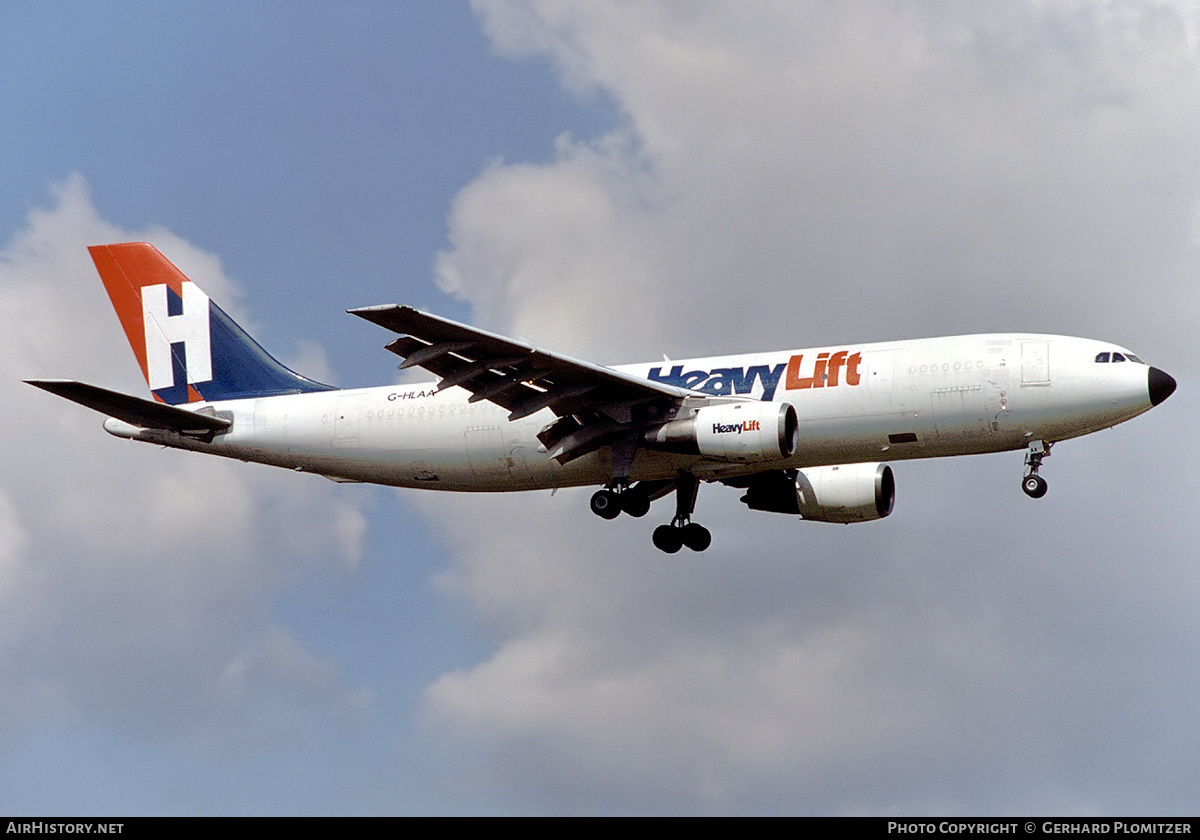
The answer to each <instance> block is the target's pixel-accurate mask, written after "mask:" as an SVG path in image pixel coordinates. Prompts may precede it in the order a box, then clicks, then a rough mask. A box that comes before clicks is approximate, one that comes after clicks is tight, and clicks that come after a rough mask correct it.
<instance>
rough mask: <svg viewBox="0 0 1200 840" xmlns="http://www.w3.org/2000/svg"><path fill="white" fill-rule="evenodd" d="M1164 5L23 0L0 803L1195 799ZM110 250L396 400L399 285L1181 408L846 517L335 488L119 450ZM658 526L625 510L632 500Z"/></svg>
mask: <svg viewBox="0 0 1200 840" xmlns="http://www.w3.org/2000/svg"><path fill="white" fill-rule="evenodd" d="M1198 27H1200V19H1198V17H1197V12H1196V9H1195V8H1194V6H1193V4H1191V3H1190V2H1183V0H1179V2H1149V0H1147V1H1146V2H1139V0H1130V2H1126V3H1120V4H1115V3H1109V2H1101V0H1061V2H1059V1H1057V0H1056V2H1047V3H1032V2H1030V3H1025V2H1017V3H1010V4H986V5H985V4H965V5H961V6H955V7H952V8H945V7H944V4H941V3H939V2H915V3H910V4H905V5H904V7H903V8H892V9H889V10H887V11H880V10H878V9H876V8H874V7H872V6H870V5H869V4H853V3H848V4H826V3H778V4H775V3H763V4H755V5H753V6H747V5H746V4H742V3H737V2H720V1H719V0H714V1H713V2H706V3H697V4H683V5H679V4H673V3H669V2H645V3H639V4H625V3H609V2H603V0H596V2H587V3H559V2H551V0H525V1H524V2H517V1H516V0H513V1H512V2H501V0H479V2H476V3H473V4H470V5H467V4H448V3H433V2H414V3H405V4H391V3H377V4H376V3H337V4H334V3H329V4H325V3H308V4H285V3H278V4H268V3H250V4H242V5H239V6H234V5H230V4H218V3H189V4H157V3H141V4H137V3H129V4H121V5H120V6H119V7H118V8H113V7H96V6H93V5H91V4H79V3H53V2H51V3H28V4H9V5H7V6H5V8H4V10H3V11H0V80H3V81H0V160H3V161H4V166H2V167H0V195H2V196H3V200H2V201H0V243H2V244H0V249H2V250H0V323H3V325H4V329H5V335H4V336H3V337H0V371H3V373H4V374H5V376H4V377H2V379H3V381H2V382H0V392H2V393H3V395H4V396H3V403H4V405H5V406H6V410H7V411H8V412H9V418H10V419H9V424H8V428H9V429H21V430H24V432H23V433H22V436H21V445H20V446H10V447H8V448H7V450H6V451H5V452H4V453H3V455H0V673H3V674H4V676H5V685H6V688H5V690H4V691H3V692H0V809H3V810H4V811H6V812H8V813H48V814H64V815H65V814H118V815H124V814H142V813H147V814H193V813H195V814H247V813H253V814H300V813H319V814H358V813H366V814H492V813H501V814H524V813H535V814H563V813H568V814H569V813H652V814H653V813H718V814H727V813H732V814H737V813H834V814H838V813H847V814H853V813H872V814H876V813H877V814H897V813H901V814H919V813H941V814H985V813H986V814H1012V813H1032V812H1042V813H1063V814H1105V813H1113V814H1142V813H1149V814H1161V813H1167V812H1171V813H1187V812H1191V811H1194V807H1195V802H1196V801H1197V795H1198V794H1200V791H1198V790H1197V787H1196V781H1195V780H1196V778H1197V776H1196V773H1195V763H1194V756H1195V755H1196V754H1197V751H1198V748H1200V726H1198V725H1197V722H1196V718H1195V714H1194V705H1195V703H1194V700H1195V697H1196V696H1197V692H1198V690H1200V684H1198V683H1197V674H1200V667H1197V665H1198V664H1200V646H1198V645H1197V642H1196V640H1195V636H1194V628H1195V626H1196V621H1197V619H1198V618H1200V614H1198V613H1197V607H1196V604H1197V603H1200V598H1198V597H1197V596H1198V595H1200V591H1198V589H1200V579H1198V578H1197V575H1196V571H1195V563H1194V554H1195V552H1194V546H1195V544H1196V541H1197V538H1200V533H1197V525H1196V522H1195V517H1194V516H1193V515H1192V513H1191V508H1190V501H1191V499H1192V497H1193V496H1194V492H1193V490H1192V488H1191V481H1192V479H1191V476H1194V475H1195V474H1196V469H1197V467H1200V458H1198V457H1197V453H1196V450H1195V447H1194V446H1192V445H1190V443H1188V441H1190V440H1191V439H1192V437H1193V435H1192V434H1191V431H1190V423H1189V420H1188V418H1189V417H1190V416H1191V415H1192V414H1193V412H1191V411H1190V409H1191V407H1194V405H1195V400H1196V397H1195V396H1193V395H1192V392H1193V391H1194V390H1195V389H1193V388H1189V386H1188V382H1189V381H1195V374H1196V370H1195V367H1196V366H1195V358H1196V354H1195V339H1194V332H1195V330H1194V324H1195V320H1196V316H1197V314H1200V313H1198V312H1197V310H1198V309H1200V306H1198V304H1200V296H1198V295H1197V292H1196V286H1195V277H1196V276H1198V275H1197V268H1200V260H1198V256H1200V255H1198V253H1197V240H1198V233H1197V232H1198V231H1200V224H1198V222H1197V218H1198V216H1197V212H1198V210H1197V208H1200V200H1198V199H1200V150H1198V147H1197V145H1196V143H1195V138H1196V136H1198V130H1200V105H1197V103H1200V95H1198V94H1200V57H1198V50H1197V43H1198V40H1197V39H1198V37H1200V29H1198ZM128 239H149V240H151V241H153V242H155V243H156V244H157V245H158V246H159V247H160V248H161V249H162V250H163V251H164V252H165V253H167V255H168V256H169V257H171V258H172V259H173V260H175V261H177V262H178V263H179V264H180V265H181V267H184V268H185V270H186V271H188V273H189V274H190V276H192V277H193V279H196V280H197V281H198V282H200V283H201V285H203V286H204V288H205V289H206V290H207V291H208V292H209V293H210V294H211V295H212V296H213V297H214V299H216V300H218V302H220V303H221V305H222V306H223V307H224V308H226V309H228V310H229V311H231V312H232V313H233V314H235V316H236V317H237V318H238V319H239V320H240V321H241V322H242V323H243V324H245V325H247V326H248V327H250V329H251V331H252V332H253V333H254V334H255V336H256V337H257V338H258V339H259V340H260V341H261V342H262V343H263V344H264V345H265V346H267V347H268V348H269V349H271V350H272V351H273V352H274V353H276V354H277V355H278V356H280V357H281V358H282V359H284V360H285V361H288V362H289V363H291V364H292V365H293V366H295V367H297V368H298V369H300V370H301V371H302V372H304V373H306V374H309V375H311V376H314V377H315V378H318V379H324V380H326V381H331V382H333V383H335V384H338V385H343V386H360V385H370V384H378V383H383V382H387V381H390V380H391V379H392V378H393V377H394V376H395V375H396V374H395V359H394V358H393V357H392V356H391V354H388V353H387V352H386V351H384V350H383V349H382V345H383V344H384V343H385V342H386V341H387V336H386V335H385V334H383V333H382V332H381V331H379V330H377V329H375V328H373V327H371V326H370V325H369V324H364V323H362V322H361V321H359V319H356V318H352V317H350V316H347V315H345V314H344V310H345V309H347V308H350V307H354V306H362V305H370V304H377V303H387V302H400V303H409V304H414V305H417V306H420V307H422V308H426V309H429V310H432V311H435V312H439V313H441V314H445V315H447V316H450V317H454V318H460V319H464V320H468V321H471V322H472V323H476V324H478V325H480V326H482V327H484V328H487V329H492V330H497V331H500V332H503V333H506V334H513V335H517V336H521V337H523V338H528V339H531V340H535V341H537V342H538V343H539V344H543V345H545V346H548V347H553V348H555V349H558V350H560V351H562V352H567V353H572V354H576V355H578V356H580V357H583V358H587V359H592V360H596V361H599V362H606V363H607V362H611V363H617V362H628V361H636V360H638V359H639V358H658V357H659V355H660V354H662V353H667V354H669V355H671V356H672V357H675V358H681V357H684V356H687V355H713V354H718V353H723V352H736V351H750V350H764V349H774V348H790V347H798V346H805V345H807V346H813V345H820V344H828V343H834V342H846V341H868V340H884V339H889V338H904V337H911V336H923V335H938V334H952V333H967V332H981V331H993V330H995V331H1000V330H1031V331H1042V332H1055V333H1067V334H1078V335H1087V336H1091V337H1096V338H1106V339H1110V340H1112V341H1114V342H1116V343H1118V344H1122V345H1126V346H1129V347H1131V348H1133V349H1134V350H1135V351H1136V352H1138V353H1139V355H1141V356H1142V357H1143V358H1145V359H1147V361H1150V362H1151V363H1152V364H1156V365H1158V366H1160V367H1162V368H1164V369H1166V370H1168V371H1169V372H1170V373H1172V374H1173V375H1174V376H1176V378H1177V379H1179V381H1180V388H1179V392H1178V393H1177V394H1176V395H1175V396H1174V397H1173V398H1172V399H1171V401H1170V402H1168V403H1166V404H1165V405H1164V406H1162V407H1160V408H1159V409H1157V410H1156V411H1155V412H1153V413H1151V414H1150V415H1148V416H1147V417H1144V418H1140V419H1139V420H1137V421H1135V422H1133V423H1131V424H1127V425H1125V426H1122V427H1119V428H1117V429H1115V430H1113V431H1109V432H1104V433H1101V434H1098V435H1095V436H1092V437H1090V438H1087V439H1083V440H1079V441H1075V442H1072V443H1064V444H1063V445H1062V446H1060V447H1059V448H1057V449H1055V453H1054V457H1053V459H1051V460H1050V461H1048V462H1047V465H1046V467H1045V469H1044V471H1043V474H1044V475H1046V476H1047V478H1048V479H1049V480H1050V484H1051V491H1050V495H1048V496H1047V498H1046V499H1044V500H1042V501H1041V502H1039V503H1037V504H1036V505H1034V503H1032V502H1030V500H1028V499H1026V498H1025V497H1024V496H1023V495H1022V494H1021V493H1020V492H1019V490H1018V483H1019V478H1020V474H1021V457H1020V455H1019V454H1012V455H1008V456H989V457H982V458H970V459H956V460H953V461H947V462H938V463H915V462H914V463H904V464H900V465H897V466H896V474H897V480H898V485H899V490H898V492H899V500H898V503H897V507H896V512H895V513H894V514H893V516H891V517H889V518H888V519H887V520H884V521H882V522H877V523H871V524H868V525H863V526H861V527H857V526H856V527H852V528H851V527H847V528H834V527H832V526H820V525H814V524H811V523H801V522H796V521H792V520H791V519H790V518H788V517H781V516H773V515H767V514H761V513H752V512H749V511H747V510H745V509H743V508H742V507H741V506H740V505H738V504H737V497H736V496H735V495H734V492H733V491H730V490H728V489H726V488H719V487H713V488H710V487H705V488H703V490H702V492H701V498H700V502H699V508H698V514H703V521H705V523H706V524H708V525H709V526H710V527H712V529H713V531H714V535H715V537H716V540H715V543H714V546H713V548H712V549H710V551H708V552H706V553H705V554H704V555H695V556H692V557H687V558H679V559H665V558H664V557H663V556H661V555H659V554H658V553H657V552H655V551H654V550H653V549H652V548H650V546H649V533H648V532H649V528H648V527H646V528H644V527H642V523H633V524H631V521H630V520H627V519H626V520H618V521H617V522H616V523H603V522H600V521H599V520H597V519H596V517H593V516H591V514H590V513H588V511H587V506H586V493H584V492H582V491H564V492H562V493H558V494H556V495H555V496H553V497H551V496H550V494H548V493H541V494H516V495H513V496H487V497H484V496H469V495H465V496H459V495H438V494H430V495H424V494H420V493H416V492H405V491H392V490H383V489H379V488H370V487H359V486H340V485H333V484H331V483H329V482H325V481H323V480H319V479H317V478H315V477H311V476H297V475H293V474H289V473H286V472H278V471H272V470H270V469H268V468H265V467H260V466H254V465H243V464H227V463H223V462H217V461H216V459H203V458H197V457H195V456H188V455H186V454H185V453H177V452H165V451H159V450H155V449H153V448H152V447H145V446H140V445H134V444H130V443H128V442H125V441H120V440H116V439H114V438H111V437H109V436H108V435H105V434H104V433H103V431H102V430H101V428H100V424H99V422H98V420H97V418H96V417H95V416H94V415H91V414H90V413H88V412H86V411H84V410H82V409H80V408H78V407H76V406H73V405H70V404H67V403H63V402H62V401H57V400H53V399H51V398H50V397H48V395H45V394H43V393H41V392H36V391H34V390H33V389H30V388H28V387H26V386H24V385H22V384H20V382H19V380H20V379H21V378H33V377H50V376H62V377H70V378H78V379H83V380H87V381H91V382H96V383H97V384H100V385H103V386H107V387H117V388H124V389H127V390H130V391H131V392H138V393H140V392H141V391H140V390H139V389H140V388H142V387H143V385H142V383H141V382H140V381H139V378H138V375H137V370H136V366H135V364H134V363H133V360H132V357H131V355H130V354H129V352H128V348H127V347H125V346H124V340H123V337H122V336H121V334H120V330H119V329H118V327H117V322H116V319H115V318H114V317H112V316H111V315H110V314H109V310H108V307H107V302H106V300H105V298H104V296H103V293H102V291H101V289H100V284H99V283H98V282H97V278H96V276H95V273H94V269H93V268H92V267H91V264H90V262H89V260H88V258H87V255H86V251H85V246H86V245H88V244H95V243H96V242H99V241H114V240H128ZM656 515H657V514H653V513H652V515H651V518H653V517H654V516H656Z"/></svg>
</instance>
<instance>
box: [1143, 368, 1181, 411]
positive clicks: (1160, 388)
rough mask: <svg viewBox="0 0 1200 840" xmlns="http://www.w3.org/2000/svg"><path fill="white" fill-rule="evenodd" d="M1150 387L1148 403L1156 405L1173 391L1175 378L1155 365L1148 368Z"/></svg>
mask: <svg viewBox="0 0 1200 840" xmlns="http://www.w3.org/2000/svg"><path fill="white" fill-rule="evenodd" d="M1148 382H1149V387H1150V405H1158V404H1159V403H1160V402H1162V401H1163V400H1165V399H1166V398H1167V397H1169V396H1171V394H1174V393H1175V379H1174V378H1173V377H1172V376H1171V375H1170V374H1168V373H1164V372H1163V371H1161V370H1159V369H1158V368H1156V367H1152V368H1150V373H1149V375H1148Z"/></svg>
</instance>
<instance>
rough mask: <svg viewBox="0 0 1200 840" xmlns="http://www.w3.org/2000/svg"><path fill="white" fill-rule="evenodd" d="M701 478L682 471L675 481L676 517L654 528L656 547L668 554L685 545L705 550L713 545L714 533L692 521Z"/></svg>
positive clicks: (693, 548)
mask: <svg viewBox="0 0 1200 840" xmlns="http://www.w3.org/2000/svg"><path fill="white" fill-rule="evenodd" d="M699 489H700V480H699V479H698V478H696V476H694V475H692V474H691V473H686V472H681V473H680V474H679V480H678V481H676V483H675V518H674V519H672V520H671V524H670V525H659V526H658V527H657V528H655V529H654V536H653V537H652V539H653V541H654V547H655V548H657V549H658V550H659V551H665V552H667V554H674V553H675V552H677V551H679V549H681V548H683V547H684V546H685V545H686V546H687V547H688V548H690V549H691V550H692V551H704V549H706V548H708V547H709V546H710V545H712V534H711V533H710V532H709V530H708V529H707V528H705V527H704V526H703V525H701V524H700V523H698V522H693V521H692V511H694V510H695V509H696V493H697V492H698V491H699Z"/></svg>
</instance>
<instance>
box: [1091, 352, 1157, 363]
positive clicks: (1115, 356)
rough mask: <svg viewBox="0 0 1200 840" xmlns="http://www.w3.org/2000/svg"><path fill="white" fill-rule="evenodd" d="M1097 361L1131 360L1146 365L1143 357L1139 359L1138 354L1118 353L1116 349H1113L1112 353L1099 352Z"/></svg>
mask: <svg viewBox="0 0 1200 840" xmlns="http://www.w3.org/2000/svg"><path fill="white" fill-rule="evenodd" d="M1096 361H1097V362H1125V361H1130V362H1137V363H1138V364H1139V365H1144V364H1146V363H1145V362H1143V361H1142V360H1141V359H1139V358H1138V357H1137V356H1135V355H1133V354H1132V353H1118V352H1117V351H1115V350H1114V351H1112V352H1111V353H1097V354H1096Z"/></svg>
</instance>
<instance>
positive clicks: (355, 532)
mask: <svg viewBox="0 0 1200 840" xmlns="http://www.w3.org/2000/svg"><path fill="white" fill-rule="evenodd" d="M140 239H148V240H151V241H153V242H154V243H155V244H156V245H158V247H159V248H160V249H161V250H162V251H164V253H166V254H167V255H168V256H169V257H170V258H171V259H172V260H173V261H175V262H176V263H177V264H178V265H179V266H180V267H181V268H182V269H183V270H184V271H185V272H186V273H188V274H189V275H190V276H192V277H193V279H195V280H197V282H200V283H201V284H202V285H204V286H205V288H206V290H208V291H209V292H210V293H211V294H212V296H213V297H214V298H216V299H218V300H220V301H221V302H222V305H223V306H224V305H226V301H228V300H229V299H230V298H231V297H234V294H233V293H234V292H235V289H234V288H233V286H232V284H230V282H229V281H228V280H227V279H226V278H225V276H224V275H223V273H222V271H221V267H220V263H219V261H218V260H217V259H216V258H215V257H214V256H212V255H210V254H206V253H204V252H203V251H201V250H199V249H197V248H196V247H195V246H193V245H190V244H189V243H187V242H186V241H184V240H182V239H180V238H179V237H178V236H175V235H173V234H171V233H170V232H168V231H165V230H162V229H157V228H155V229H151V230H144V231H128V230H121V229H119V228H117V227H116V226H114V225H112V224H111V223H108V222H106V221H104V220H103V219H101V218H100V217H99V215H98V214H97V213H96V210H95V209H94V207H93V206H92V203H91V200H90V197H89V196H88V191H87V187H86V184H85V183H84V181H83V179H82V178H80V177H78V176H73V177H72V178H70V179H68V180H67V181H66V182H65V183H63V184H61V185H58V186H57V187H56V188H55V190H54V199H53V203H52V205H51V206H50V207H48V208H45V209H38V210H35V211H34V212H32V213H31V214H30V216H29V221H28V225H27V226H26V228H25V229H23V230H22V231H20V232H19V233H18V234H17V235H16V236H15V237H14V238H13V240H12V241H11V242H10V243H8V245H7V246H6V247H5V248H4V250H3V251H2V252H0V312H2V313H3V319H4V323H5V324H6V328H7V329H8V333H7V334H6V335H5V336H4V337H3V338H2V339H0V372H2V373H3V374H4V375H3V376H2V377H0V394H2V399H3V403H4V405H5V407H6V411H7V412H8V416H9V421H8V423H7V429H8V431H9V434H10V440H9V445H7V446H6V447H4V449H3V453H2V454H0V583H2V584H3V589H2V591H0V600H2V601H3V604H4V606H5V609H3V610H2V615H0V662H2V663H3V665H4V672H5V686H6V688H5V691H4V693H3V700H2V701H0V708H2V709H3V712H4V714H2V715H0V717H2V718H3V719H4V720H5V724H4V727H5V729H6V730H7V734H8V736H9V737H15V736H16V733H17V732H19V731H22V730H25V731H27V730H28V727H29V726H30V725H32V724H37V723H47V722H62V721H63V720H72V721H74V722H80V721H82V722H84V723H85V724H87V725H92V724H100V725H105V726H113V727H115V730H116V731H117V732H120V733H122V736H123V737H129V738H135V739H141V738H147V737H149V738H156V737H160V736H170V737H175V736H178V735H181V734H185V733H188V734H192V735H196V736H198V737H200V738H202V739H203V738H205V737H207V736H206V734H205V733H208V735H212V734H213V733H217V732H219V731H221V729H222V727H226V726H228V725H229V723H228V721H229V719H230V716H231V715H232V716H233V717H234V718H239V717H240V718H241V723H240V724H239V725H240V726H243V727H247V728H249V729H250V730H253V729H254V728H255V727H256V726H268V725H269V722H270V721H269V716H264V714H263V713H262V712H261V710H258V709H257V707H256V706H255V705H254V702H253V701H254V700H255V698H256V697H261V696H263V695H265V694H269V693H270V692H271V691H282V692H283V695H282V696H283V697H284V698H289V697H295V696H296V695H295V693H294V689H293V688H290V687H289V686H297V685H300V686H303V685H311V684H313V682H314V681H315V682H316V683H319V684H320V685H321V686H324V688H323V689H322V693H321V695H320V697H321V702H318V703H313V702H311V696H310V697H309V698H308V699H306V700H305V703H306V704H307V705H306V706H305V707H304V708H306V709H307V710H308V712H309V713H313V714H324V713H328V714H333V715H335V716H340V715H342V710H343V707H345V706H346V705H347V704H349V705H351V706H354V705H357V704H360V703H361V698H360V696H359V692H357V691H354V690H352V689H350V688H348V687H346V686H345V685H343V684H342V682H341V678H340V677H339V676H337V675H336V674H335V673H332V672H331V666H330V665H329V664H328V663H325V662H322V661H321V660H319V659H318V658H316V657H313V656H311V655H310V654H307V653H306V652H305V651H304V650H303V649H302V648H301V647H300V646H299V644H298V643H297V642H295V641H293V640H290V639H287V638H286V636H285V633H286V631H285V630H282V629H278V628H276V629H271V627H270V624H269V617H268V609H269V605H270V603H271V598H272V597H273V596H274V595H275V594H276V593H277V592H278V591H279V589H280V588H281V587H282V586H283V585H284V584H285V582H287V581H288V580H289V578H290V576H291V575H294V574H295V573H296V572H297V571H300V570H304V569H313V568H319V567H321V566H322V565H325V564H330V563H331V562H336V563H348V564H351V565H353V564H355V563H357V562H358V560H359V557H360V556H361V552H362V537H363V531H364V528H365V519H364V517H363V515H362V513H361V512H360V511H359V510H358V509H357V507H356V506H355V504H354V503H353V502H352V501H349V500H348V497H346V496H344V495H343V494H342V493H341V492H340V490H339V489H338V488H336V487H334V486H333V485H327V484H326V483H324V482H321V481H318V480H315V479H311V478H297V477H296V476H293V475H287V474H281V473H276V472H274V471H269V470H266V469H263V468H261V467H253V466H246V465H242V464H237V463H233V462H227V461H221V460H217V459H207V458H203V457H197V456H193V455H188V454H186V453H180V452H172V451H163V450H159V449H157V448H154V447H149V446H143V445H138V444H131V443H129V442H127V441H121V440H117V439H115V438H112V437H110V436H108V435H106V434H105V433H104V432H103V430H102V428H101V422H102V418H101V417H99V416H98V415H96V414H94V413H92V412H89V411H87V410H86V409H83V408H81V407H80V406H77V405H74V404H72V403H68V402H66V401H63V400H60V399H57V398H55V397H53V396H51V395H49V394H46V393H44V392H41V391H38V390H36V389H34V388H31V387H29V386H27V385H25V384H24V383H22V382H21V381H20V380H21V379H25V378H40V377H54V376H57V377H66V378H77V379H81V380H85V381H90V382H94V383H96V384H99V385H102V386H106V387H113V388H118V389H122V390H125V391H127V392H131V393H144V390H145V383H144V382H143V381H142V380H141V378H140V375H139V373H138V369H137V365H136V363H134V361H133V357H132V354H131V353H130V351H129V348H128V347H127V346H125V341H124V336H123V334H122V332H121V330H120V328H119V325H118V322H117V319H116V317H115V315H113V314H112V310H111V307H110V305H109V304H108V301H107V299H106V298H105V295H104V292H103V287H102V285H101V284H100V283H99V282H98V278H97V277H96V274H95V268H94V267H93V266H92V264H91V262H90V260H89V257H88V254H87V250H86V246H88V245H91V244H97V243H100V242H114V241H129V240H140ZM230 308H231V309H233V310H234V311H236V308H235V307H230ZM332 568H334V569H336V568H337V565H334V566H333V567H332ZM263 634H266V639H267V642H266V643H265V646H264V642H263V641H262V640H261V637H262V636H263ZM256 637H259V640H257V641H256ZM281 640H282V641H281ZM281 651H282V652H283V653H286V654H287V656H285V657H283V658H284V659H286V660H287V665H286V667H267V665H268V664H269V663H270V662H272V661H279V660H280V656H279V654H280V652H281ZM248 661H251V662H255V663H259V666H258V667H256V668H255V669H254V673H255V674H256V679H255V680H253V681H245V680H243V683H242V687H243V689H244V690H243V691H242V692H241V693H239V694H238V695H237V696H236V697H234V698H233V701H232V702H231V700H230V695H229V693H228V691H227V690H226V691H225V693H224V694H222V686H225V688H226V689H227V687H228V681H227V680H226V678H225V677H223V676H222V675H223V674H224V675H227V674H229V673H231V669H233V670H237V668H238V663H246V662H248ZM241 672H242V673H247V669H246V668H245V667H242V671H241ZM310 695H311V692H310ZM286 707H288V703H287V702H284V703H283V704H282V706H280V707H277V709H278V708H286ZM322 709H324V712H322V711H321V710H322ZM216 737H217V740H218V741H219V740H220V736H219V735H218V736H216Z"/></svg>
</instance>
